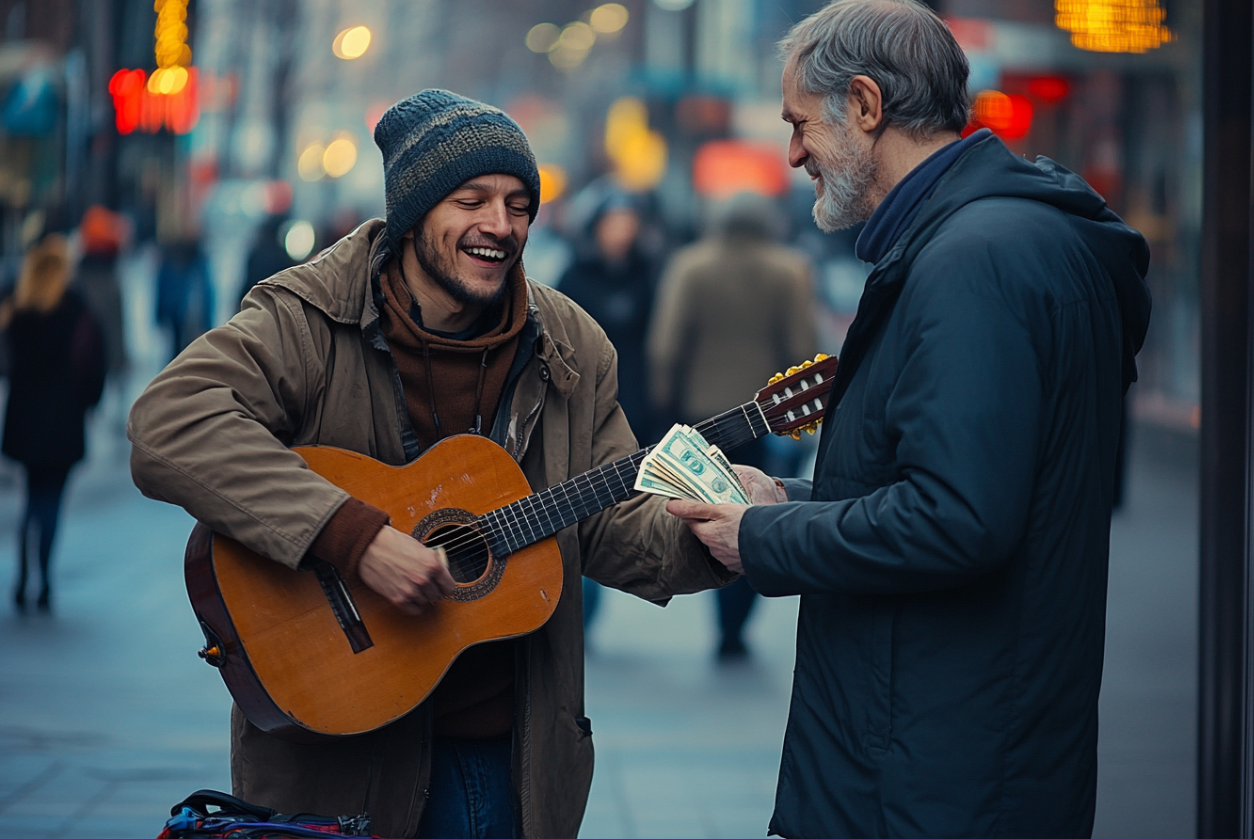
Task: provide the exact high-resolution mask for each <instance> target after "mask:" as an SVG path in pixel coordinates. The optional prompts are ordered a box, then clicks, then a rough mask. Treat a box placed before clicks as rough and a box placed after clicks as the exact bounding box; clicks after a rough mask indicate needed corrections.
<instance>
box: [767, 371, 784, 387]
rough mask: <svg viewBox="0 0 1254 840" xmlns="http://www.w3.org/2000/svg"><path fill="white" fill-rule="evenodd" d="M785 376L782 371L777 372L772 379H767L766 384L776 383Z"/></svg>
mask: <svg viewBox="0 0 1254 840" xmlns="http://www.w3.org/2000/svg"><path fill="white" fill-rule="evenodd" d="M783 378H784V374H782V373H777V374H775V375H774V376H772V377H771V378H770V379H768V380H766V384H767V385H774V384H775V383H776V382H778V381H779V380H781V379H783Z"/></svg>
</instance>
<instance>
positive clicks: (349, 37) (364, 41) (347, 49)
mask: <svg viewBox="0 0 1254 840" xmlns="http://www.w3.org/2000/svg"><path fill="white" fill-rule="evenodd" d="M370 38H371V34H370V30H369V29H368V28H366V27H364V26H354V27H351V28H349V29H345V30H344V31H343V32H341V33H340V34H339V35H336V36H335V40H334V41H332V42H331V51H332V52H333V53H335V56H336V58H342V59H344V60H345V61H351V60H352V59H354V58H361V57H362V56H363V55H365V54H366V50H368V49H370Z"/></svg>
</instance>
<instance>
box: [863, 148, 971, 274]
mask: <svg viewBox="0 0 1254 840" xmlns="http://www.w3.org/2000/svg"><path fill="white" fill-rule="evenodd" d="M991 133H992V132H990V131H989V130H988V129H987V128H982V129H980V130H979V131H977V132H975V133H974V134H972V135H971V136H970V137H966V138H964V139H962V140H959V141H957V142H955V143H950V144H949V145H948V146H945V147H943V148H941V149H938V150H937V151H935V152H933V153H932V154H931V155H929V156H928V158H927V159H926V160H924V161H923V162H922V163H920V164H919V165H918V166H916V167H915V168H914V169H911V170H910V172H908V173H907V174H906V177H904V178H902V179H901V180H900V181H898V182H897V185H896V186H895V187H893V188H892V189H891V190H890V191H889V193H888V195H886V196H884V200H883V201H882V202H880V206H879V207H877V208H876V209H875V212H874V213H872V214H871V218H870V219H868V220H867V223H866V227H864V228H863V229H862V233H860V234H859V235H858V242H857V244H856V245H855V246H854V253H855V254H856V255H857V257H858V259H860V260H862V261H863V262H869V263H877V262H879V261H880V260H882V259H883V258H884V257H885V256H886V255H887V254H888V252H889V251H890V250H892V247H893V245H894V244H895V243H896V242H897V239H898V238H899V237H900V236H901V235H902V234H903V233H905V231H906V229H907V228H909V227H910V224H911V222H913V221H914V220H915V217H916V216H918V215H919V210H921V209H922V208H923V204H924V202H926V201H927V200H928V198H930V197H931V195H932V192H933V191H934V190H935V189H936V184H937V182H938V181H940V179H941V176H942V175H944V174H945V173H946V172H948V171H949V167H950V166H953V164H954V162H955V161H956V160H958V158H960V157H962V155H963V153H964V152H965V151H966V150H967V149H969V148H971V147H972V146H974V145H975V144H976V143H978V142H980V141H981V140H983V139H984V138H986V137H988V136H989V135H990V134H991Z"/></svg>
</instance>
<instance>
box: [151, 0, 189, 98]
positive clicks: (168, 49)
mask: <svg viewBox="0 0 1254 840" xmlns="http://www.w3.org/2000/svg"><path fill="white" fill-rule="evenodd" d="M152 9H153V11H155V12H156V13H157V25H156V27H155V28H154V29H153V33H152V39H153V55H154V56H155V58H156V59H157V69H156V70H154V71H153V73H152V75H151V76H149V77H148V92H149V93H155V94H160V95H165V96H173V95H174V94H176V93H180V92H181V91H182V90H183V88H184V87H186V86H187V80H188V78H189V76H188V73H187V68H188V67H190V66H191V64H192V48H191V47H189V46H188V45H187V34H188V33H187V0H155V2H154V3H153V4H152Z"/></svg>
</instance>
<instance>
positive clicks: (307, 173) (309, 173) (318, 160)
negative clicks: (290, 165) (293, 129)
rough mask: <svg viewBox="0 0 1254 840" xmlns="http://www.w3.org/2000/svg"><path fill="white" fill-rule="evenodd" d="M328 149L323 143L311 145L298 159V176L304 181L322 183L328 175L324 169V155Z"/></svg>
mask: <svg viewBox="0 0 1254 840" xmlns="http://www.w3.org/2000/svg"><path fill="white" fill-rule="evenodd" d="M325 152H326V147H325V146H323V145H322V144H321V143H310V144H309V145H308V146H306V147H305V150H304V151H303V152H301V153H300V157H299V158H297V159H296V174H297V175H299V176H300V179H301V180H302V181H320V180H322V176H324V175H326V170H324V169H323V168H322V155H323V154H324V153H325Z"/></svg>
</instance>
